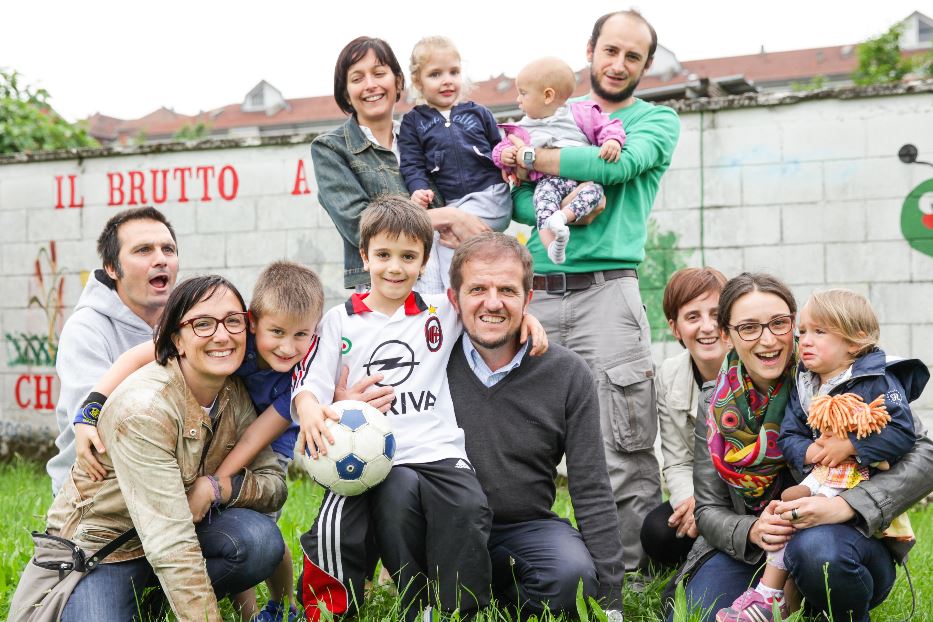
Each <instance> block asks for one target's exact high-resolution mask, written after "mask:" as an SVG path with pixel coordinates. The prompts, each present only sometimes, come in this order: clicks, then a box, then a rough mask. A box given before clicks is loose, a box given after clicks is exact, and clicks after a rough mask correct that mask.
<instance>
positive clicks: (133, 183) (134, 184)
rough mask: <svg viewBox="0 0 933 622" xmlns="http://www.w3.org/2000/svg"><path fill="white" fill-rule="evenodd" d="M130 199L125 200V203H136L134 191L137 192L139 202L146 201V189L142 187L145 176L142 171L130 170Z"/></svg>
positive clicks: (143, 202)
mask: <svg viewBox="0 0 933 622" xmlns="http://www.w3.org/2000/svg"><path fill="white" fill-rule="evenodd" d="M128 174H129V176H130V200H129V201H128V202H127V205H137V204H138V203H137V202H136V193H137V192H139V203H142V204H145V203H146V191H145V190H144V189H143V184H145V183H146V176H145V175H143V173H142V171H130V172H129V173H128Z"/></svg>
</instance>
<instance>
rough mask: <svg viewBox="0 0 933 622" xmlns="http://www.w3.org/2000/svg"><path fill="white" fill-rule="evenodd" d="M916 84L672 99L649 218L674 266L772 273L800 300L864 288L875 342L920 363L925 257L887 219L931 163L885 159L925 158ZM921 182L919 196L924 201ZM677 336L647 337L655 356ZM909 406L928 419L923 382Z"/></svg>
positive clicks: (929, 327) (932, 98)
mask: <svg viewBox="0 0 933 622" xmlns="http://www.w3.org/2000/svg"><path fill="white" fill-rule="evenodd" d="M929 86H930V85H929V84H927V85H926V86H925V87H923V88H921V89H918V90H919V92H914V93H905V92H896V94H891V95H885V96H877V97H854V98H842V99H839V98H824V97H812V98H806V97H804V98H802V99H801V101H799V102H798V103H787V102H786V98H785V99H782V98H780V97H774V98H770V99H766V98H759V99H758V100H757V102H756V103H757V105H755V106H753V107H744V106H743V105H742V103H743V102H747V101H749V100H748V99H744V98H740V99H736V100H732V102H729V101H727V102H724V104H725V106H729V105H730V103H731V106H732V107H723V108H719V109H717V108H716V106H710V107H707V109H702V107H701V106H699V108H701V109H700V110H696V111H681V113H680V114H681V121H682V130H681V132H682V133H681V138H680V143H679V144H678V147H677V151H676V153H675V157H674V161H673V163H672V165H671V168H670V170H669V171H668V172H667V174H666V175H665V178H664V183H663V185H662V191H661V194H660V196H659V197H658V199H657V201H656V203H655V206H654V212H653V214H654V218H655V219H656V221H657V222H658V224H659V226H660V228H661V229H662V230H667V231H672V232H675V233H676V234H677V236H678V244H677V246H678V248H679V249H680V251H681V257H682V258H683V260H684V261H685V262H686V263H687V264H688V265H702V264H706V265H711V266H714V267H717V268H719V269H720V270H722V271H723V272H724V273H725V274H726V275H727V276H732V275H735V274H737V273H739V272H741V271H743V270H763V271H768V272H771V273H774V274H776V275H778V276H780V277H781V278H783V279H785V280H786V281H787V282H788V283H789V284H790V285H791V286H792V287H793V290H794V293H795V295H796V296H797V299H798V302H799V303H800V304H803V302H804V301H805V300H806V298H807V297H808V296H809V294H810V292H811V291H813V290H815V289H825V288H828V287H846V288H849V289H853V290H856V291H859V292H861V293H863V294H865V295H866V296H868V297H869V299H870V300H871V302H872V305H873V306H874V308H875V311H876V312H877V314H878V316H879V319H880V320H881V323H882V325H881V335H882V339H881V341H882V343H881V345H882V347H883V348H884V349H885V350H887V351H888V352H889V353H892V354H899V355H903V356H914V357H918V358H920V359H922V360H924V361H925V362H927V364H933V312H931V308H933V256H931V255H929V254H925V253H924V252H920V251H918V250H915V249H914V248H912V247H911V245H910V244H909V243H908V241H907V240H906V239H905V237H904V234H903V232H902V230H901V217H902V211H903V210H904V209H906V208H905V200H906V198H907V196H908V194H910V193H911V191H912V190H914V189H915V188H917V187H918V186H919V185H920V184H921V183H924V182H928V180H933V168H931V167H928V166H923V165H920V164H913V165H906V164H903V163H902V162H901V161H900V160H899V159H898V157H897V152H898V150H899V149H900V147H901V146H902V145H904V144H905V143H913V144H915V145H916V146H917V147H918V148H919V149H920V153H921V157H920V159H924V157H923V156H924V155H925V156H926V158H925V159H926V160H933V115H931V114H930V111H931V110H933V94H931V92H930V88H929ZM859 93H860V91H857V90H854V89H848V90H843V91H840V92H837V94H838V95H843V96H848V95H852V94H859ZM763 103H770V104H773V105H761V104H763ZM928 183H931V185H930V186H929V187H928V188H927V190H928V192H926V193H925V194H924V195H923V196H922V197H921V201H920V202H921V205H922V206H923V207H924V209H926V210H928V211H933V209H931V208H933V182H928ZM917 218H919V215H918V216H917ZM927 231H928V236H929V238H930V239H933V230H930V229H928V230H927ZM929 244H930V246H928V247H927V248H928V249H930V248H933V242H931V243H929ZM928 252H930V251H929V250H928ZM679 348H680V346H679V345H678V344H676V342H673V343H672V342H667V343H664V344H659V345H657V346H656V347H655V350H656V358H661V357H663V356H666V355H670V354H672V353H674V352H676V351H678V350H679ZM916 406H917V407H919V408H920V409H922V410H924V411H925V413H926V415H927V420H928V421H931V420H930V418H929V416H930V415H931V414H933V389H927V391H926V392H925V393H924V395H923V396H922V398H921V399H920V401H919V402H918V403H917V404H916ZM931 423H933V421H931Z"/></svg>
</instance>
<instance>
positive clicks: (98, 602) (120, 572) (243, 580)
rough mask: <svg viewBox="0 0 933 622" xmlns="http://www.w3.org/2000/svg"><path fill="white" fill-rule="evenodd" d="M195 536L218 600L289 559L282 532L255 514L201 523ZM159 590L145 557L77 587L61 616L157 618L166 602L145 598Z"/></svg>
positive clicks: (231, 513) (120, 620) (121, 620)
mask: <svg viewBox="0 0 933 622" xmlns="http://www.w3.org/2000/svg"><path fill="white" fill-rule="evenodd" d="M196 533H197V535H198V541H199V542H200V544H201V552H202V553H203V555H204V559H205V560H206V562H207V574H208V576H209V577H210V579H211V584H212V585H213V587H214V593H215V594H216V595H217V598H218V599H220V598H223V597H224V596H226V595H228V594H236V593H239V592H242V591H243V590H245V589H247V588H250V587H252V586H254V585H256V584H258V583H261V582H262V581H264V580H265V579H267V578H268V577H269V576H271V575H272V571H273V570H275V567H276V566H277V565H278V563H279V562H280V561H281V560H282V555H283V554H284V553H285V543H284V542H283V541H282V535H281V534H280V533H279V529H278V527H277V526H276V525H275V523H274V522H273V521H272V519H270V518H269V517H268V516H265V515H264V514H260V513H259V512H255V511H253V510H247V509H244V508H230V509H227V510H224V512H223V513H222V514H220V515H215V516H213V517H212V518H211V522H210V523H208V522H207V520H204V521H202V522H201V523H199V524H198V525H197V527H196ZM158 586H159V582H158V579H157V577H156V575H155V572H154V571H153V570H152V566H150V565H149V562H147V561H146V558H145V557H141V558H139V559H133V560H130V561H126V562H118V563H113V564H106V563H105V564H101V565H100V567H98V568H97V569H96V570H94V571H93V572H91V573H90V574H88V575H87V576H86V577H85V578H84V579H82V580H81V582H80V583H78V585H77V587H76V588H75V590H74V592H72V594H71V597H70V598H69V599H68V604H66V605H65V610H64V611H63V612H62V618H61V619H62V622H71V621H75V622H77V621H84V620H95V621H100V622H110V621H113V622H125V621H126V620H140V619H141V620H148V619H149V618H150V617H153V618H157V617H159V616H161V614H162V612H163V610H164V606H165V598H164V596H163V595H162V593H161V591H160V590H159V589H156V590H154V591H152V592H150V593H149V594H147V595H146V598H143V596H142V593H143V590H144V589H146V588H147V587H155V588H158Z"/></svg>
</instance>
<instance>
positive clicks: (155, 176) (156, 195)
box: [149, 168, 168, 205]
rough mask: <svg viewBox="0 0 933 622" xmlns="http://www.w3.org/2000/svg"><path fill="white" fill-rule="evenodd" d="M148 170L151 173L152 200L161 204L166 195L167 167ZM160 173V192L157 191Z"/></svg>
mask: <svg viewBox="0 0 933 622" xmlns="http://www.w3.org/2000/svg"><path fill="white" fill-rule="evenodd" d="M149 172H150V173H152V202H153V203H155V204H156V205H161V204H162V203H165V198H166V195H167V194H168V169H167V168H163V169H157V168H152V169H149ZM160 174H161V175H162V192H161V195H160V193H159V175H160Z"/></svg>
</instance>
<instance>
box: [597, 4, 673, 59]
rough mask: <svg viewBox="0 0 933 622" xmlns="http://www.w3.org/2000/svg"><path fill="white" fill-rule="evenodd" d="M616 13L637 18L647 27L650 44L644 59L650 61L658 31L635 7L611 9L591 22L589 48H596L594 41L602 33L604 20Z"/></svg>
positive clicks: (656, 44) (656, 45) (652, 56)
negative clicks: (623, 9) (591, 29)
mask: <svg viewBox="0 0 933 622" xmlns="http://www.w3.org/2000/svg"><path fill="white" fill-rule="evenodd" d="M616 15H625V16H626V17H631V18H632V19H637V20H638V21H640V22H641V23H643V24H644V25H645V26H647V27H648V32H650V33H651V45H649V46H648V58H647V59H645V60H648V61H650V60H651V59H652V58H654V53H655V52H656V51H657V49H658V33H657V32H655V30H654V26H652V25H651V23H650V22H648V20H646V19H645V17H644V15H642V14H641V13H639V12H638V11H636V10H635V9H628V10H626V11H613V12H612V13H606V14H605V15H603V16H602V17H600V18H599V19H598V20H596V23H595V24H593V33H592V34H591V35H590V49H596V42H597V41H598V40H599V35H601V34H602V33H603V26H605V24H606V20H608V19H609V18H610V17H615V16H616Z"/></svg>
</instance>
